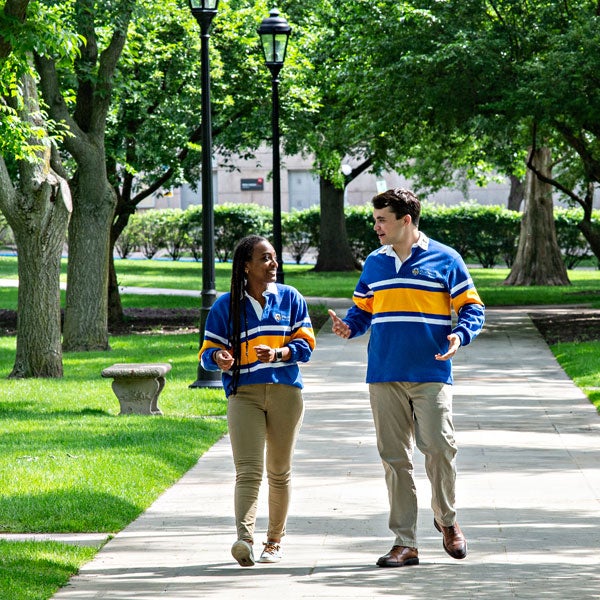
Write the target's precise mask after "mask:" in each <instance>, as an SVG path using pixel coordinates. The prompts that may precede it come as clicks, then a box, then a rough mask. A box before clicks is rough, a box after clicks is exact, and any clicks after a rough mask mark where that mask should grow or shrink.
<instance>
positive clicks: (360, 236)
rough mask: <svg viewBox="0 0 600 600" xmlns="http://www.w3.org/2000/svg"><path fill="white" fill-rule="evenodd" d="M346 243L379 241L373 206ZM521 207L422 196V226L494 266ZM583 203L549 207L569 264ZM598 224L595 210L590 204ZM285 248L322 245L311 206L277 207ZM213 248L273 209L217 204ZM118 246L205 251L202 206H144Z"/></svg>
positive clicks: (579, 252)
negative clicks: (426, 200) (437, 201)
mask: <svg viewBox="0 0 600 600" xmlns="http://www.w3.org/2000/svg"><path fill="white" fill-rule="evenodd" d="M345 213H346V229H347V232H348V239H349V242H350V247H351V248H352V252H353V254H354V257H355V259H356V260H357V262H362V261H364V259H365V258H366V257H367V255H368V254H369V253H370V252H371V251H373V250H375V249H376V248H377V247H378V245H379V242H378V240H377V238H376V236H375V235H374V233H373V218H372V214H371V208H370V206H368V205H365V206H349V207H347V208H346V209H345ZM521 217H522V213H519V212H515V211H511V210H508V209H506V208H504V207H501V206H482V205H480V204H476V203H463V204H459V205H455V206H443V205H430V204H423V211H422V215H421V223H420V228H421V229H422V230H423V231H424V232H425V233H426V234H427V235H428V236H430V237H432V238H434V239H437V240H439V241H441V242H443V243H445V244H448V245H449V246H452V247H453V248H455V249H456V250H457V251H458V252H459V253H460V254H461V255H462V256H464V257H465V258H466V259H467V260H469V261H471V262H476V263H479V264H481V266H483V267H484V268H492V267H494V266H496V265H498V264H506V265H507V266H509V267H510V266H511V265H512V264H513V261H514V258H515V254H516V250H517V245H518V242H519V232H520V225H521ZM581 219H582V211H581V209H577V208H559V207H556V208H555V209H554V221H555V225H556V235H557V239H558V245H559V247H560V250H561V253H562V256H563V259H564V261H565V264H566V266H567V268H568V269H573V268H574V267H576V266H577V265H578V264H580V263H581V262H582V261H583V260H587V259H590V258H592V257H593V254H592V252H591V250H590V247H589V245H588V243H587V241H586V240H585V238H584V237H583V235H582V234H581V232H580V231H579V229H577V223H578V222H579V221H581ZM594 221H595V222H596V223H597V224H598V226H599V227H600V211H597V210H596V211H594ZM281 227H282V238H283V239H282V242H283V246H284V249H285V250H286V251H287V252H288V253H289V254H290V255H291V256H292V258H293V259H294V260H295V261H296V262H297V263H300V262H301V261H302V259H303V258H304V257H305V256H306V254H307V253H308V252H309V251H310V250H311V249H312V250H314V249H316V248H318V247H319V229H320V213H319V208H318V207H314V208H310V209H307V210H302V211H294V212H291V213H283V214H282V223H281ZM214 228H215V255H216V257H217V258H218V260H220V261H227V260H230V259H231V255H232V252H233V248H234V247H235V244H236V243H237V241H238V240H239V239H241V238H242V237H244V236H245V235H248V234H249V233H256V234H258V235H264V236H265V237H270V236H271V235H272V229H273V228H272V214H271V210H270V209H268V208H265V207H261V206H257V205H255V204H221V205H217V206H215V209H214ZM11 238H12V235H11V231H10V228H9V227H8V225H7V223H6V220H5V219H4V217H3V216H2V214H1V213H0V245H5V246H6V245H11V244H12V243H13V242H12V239H11ZM116 250H117V253H118V254H119V256H120V257H121V258H126V257H127V256H129V255H130V254H131V253H133V252H141V253H142V254H143V255H144V256H145V257H146V258H152V257H154V256H156V254H157V253H159V252H166V253H167V255H168V256H170V257H171V258H172V259H173V260H178V259H180V258H182V257H183V256H191V257H193V258H194V259H195V260H200V259H201V257H202V208H201V207H200V206H193V207H190V208H188V209H186V210H179V209H164V210H149V211H144V212H139V213H136V214H135V215H133V216H132V217H131V219H130V221H129V224H128V226H127V228H126V229H125V231H124V232H123V233H122V235H121V236H120V237H119V239H118V241H117V244H116Z"/></svg>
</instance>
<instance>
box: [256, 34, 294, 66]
mask: <svg viewBox="0 0 600 600" xmlns="http://www.w3.org/2000/svg"><path fill="white" fill-rule="evenodd" d="M261 41H262V47H263V52H264V54H265V61H266V62H267V63H280V64H283V63H284V61H285V53H286V49H287V42H288V35H287V34H286V33H275V34H263V35H262V36H261Z"/></svg>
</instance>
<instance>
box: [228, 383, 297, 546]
mask: <svg viewBox="0 0 600 600" xmlns="http://www.w3.org/2000/svg"><path fill="white" fill-rule="evenodd" d="M303 415H304V403H303V400H302V391H301V390H300V389H299V388H297V387H294V386H291V385H280V384H255V385H245V386H241V387H240V388H238V392H237V394H236V395H235V396H230V397H229V401H228V405H227V422H228V424H229V436H230V439H231V448H232V451H233V462H234V464H235V474H236V475H235V495H234V496H235V522H236V528H237V536H238V539H247V540H254V527H255V523H256V507H257V503H258V491H259V488H260V484H261V482H262V478H263V471H264V465H265V447H266V467H267V480H268V482H269V525H268V529H267V537H268V538H275V539H277V538H280V537H283V536H284V535H285V524H286V520H287V513H288V508H289V503H290V488H291V474H292V456H293V453H294V446H295V444H296V438H297V437H298V431H299V430H300V426H301V424H302V417H303Z"/></svg>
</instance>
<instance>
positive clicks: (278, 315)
mask: <svg viewBox="0 0 600 600" xmlns="http://www.w3.org/2000/svg"><path fill="white" fill-rule="evenodd" d="M273 316H274V317H275V320H276V321H277V322H278V323H279V321H281V315H280V314H279V313H275V314H274V315H273Z"/></svg>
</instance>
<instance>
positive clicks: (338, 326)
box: [327, 309, 352, 339]
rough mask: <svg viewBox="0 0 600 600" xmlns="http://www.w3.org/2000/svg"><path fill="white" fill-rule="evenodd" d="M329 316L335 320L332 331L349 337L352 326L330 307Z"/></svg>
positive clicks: (346, 337) (343, 336) (342, 336)
mask: <svg viewBox="0 0 600 600" xmlns="http://www.w3.org/2000/svg"><path fill="white" fill-rule="evenodd" d="M327 312H328V313H329V316H330V317H331V318H332V320H333V325H332V326H331V331H333V333H335V335H339V336H340V337H341V338H345V339H348V338H349V337H350V334H351V333H352V332H351V330H350V327H348V325H346V323H344V321H342V320H341V319H340V318H339V317H338V316H337V315H336V314H335V311H334V310H331V309H329V310H328V311H327Z"/></svg>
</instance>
